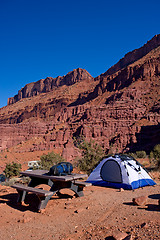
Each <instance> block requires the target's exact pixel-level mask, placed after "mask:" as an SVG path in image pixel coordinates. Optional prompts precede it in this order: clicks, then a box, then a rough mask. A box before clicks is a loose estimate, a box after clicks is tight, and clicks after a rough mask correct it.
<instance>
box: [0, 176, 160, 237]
mask: <svg viewBox="0 0 160 240" xmlns="http://www.w3.org/2000/svg"><path fill="white" fill-rule="evenodd" d="M156 182H157V185H156V186H155V187H151V186H149V187H144V188H143V189H137V190H135V191H127V190H125V191H120V190H119V189H111V188H104V187H95V186H90V187H87V188H85V191H84V196H83V197H81V198H75V197H74V194H73V192H71V191H70V190H63V191H62V196H61V197H58V196H53V197H52V199H51V200H50V201H49V203H48V205H47V207H46V209H45V211H44V212H41V213H38V212H37V211H36V201H37V197H36V196H34V195H33V194H29V195H28V197H27V199H26V203H25V204H23V205H22V206H19V205H17V203H16V200H17V192H16V190H14V189H12V188H10V187H6V186H1V185H0V229H1V234H0V239H3V240H4V239H14V240H22V239H23V240H28V239H33V240H35V239H36V240H37V239H38V240H42V239H46V240H50V239H55V240H58V239H63V240H77V239H84V240H85V239H93V240H96V239H98V240H99V239H104V240H107V239H108V240H109V239H113V238H112V237H111V236H112V235H114V234H115V233H116V231H117V230H118V231H119V232H124V233H127V235H128V236H130V235H132V239H145V240H146V239H147V240H148V239H160V208H159V205H158V199H160V181H159V178H158V179H157V181H156ZM139 196H147V197H148V204H147V205H146V206H136V205H133V203H132V199H133V198H135V197H139ZM130 239H131V238H130Z"/></svg>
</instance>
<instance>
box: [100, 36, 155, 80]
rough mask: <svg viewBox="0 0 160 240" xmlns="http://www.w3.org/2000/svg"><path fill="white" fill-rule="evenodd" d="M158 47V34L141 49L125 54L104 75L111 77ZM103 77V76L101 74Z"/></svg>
mask: <svg viewBox="0 0 160 240" xmlns="http://www.w3.org/2000/svg"><path fill="white" fill-rule="evenodd" d="M159 46H160V34H158V35H155V36H154V37H153V38H152V39H151V40H150V41H148V42H147V43H146V44H144V46H143V47H141V48H139V49H135V50H133V51H131V52H129V53H127V54H126V55H125V56H124V57H123V58H122V59H120V60H119V62H118V63H116V64H115V65H114V66H112V67H111V68H109V69H108V70H107V71H106V72H105V73H104V75H105V76H106V75H112V74H114V73H115V72H117V71H119V70H120V69H122V68H124V67H126V66H128V65H130V64H132V63H134V62H136V61H137V60H139V59H140V58H142V57H144V56H145V55H147V54H148V53H149V52H150V51H152V50H153V49H155V48H157V47H159ZM102 75H103V74H102Z"/></svg>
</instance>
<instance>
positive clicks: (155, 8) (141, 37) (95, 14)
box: [0, 0, 160, 108]
mask: <svg viewBox="0 0 160 240" xmlns="http://www.w3.org/2000/svg"><path fill="white" fill-rule="evenodd" d="M159 9H160V1H159V0H152V1H150V0H145V1H144V0H142V1H141V0H134V1H132V0H131V1H123V0H121V1H119V0H112V1H111V0H110V1H108V0H0V36H1V37H0V108H1V107H3V106H5V105H6V104H7V99H8V98H9V97H12V96H14V95H15V94H17V93H18V90H19V89H21V88H22V87H24V86H25V85H26V84H27V83H30V82H35V81H38V80H39V79H42V78H46V77H57V76H59V75H60V76H63V75H66V74H67V73H68V72H70V71H72V70H73V69H76V68H78V67H80V68H84V69H86V70H87V71H88V72H89V73H90V74H91V75H92V76H93V77H96V76H98V75H100V74H101V73H103V72H105V71H107V69H108V68H109V67H111V66H112V65H114V64H115V63H116V62H117V61H119V60H120V58H122V57H123V56H124V55H125V54H126V53H127V52H129V51H132V50H134V49H136V48H139V47H141V46H142V45H144V44H145V43H146V42H147V41H148V40H150V39H151V38H152V37H153V36H154V35H156V34H159V33H160V19H159Z"/></svg>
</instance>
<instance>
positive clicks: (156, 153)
mask: <svg viewBox="0 0 160 240" xmlns="http://www.w3.org/2000/svg"><path fill="white" fill-rule="evenodd" d="M149 158H150V160H151V161H153V162H154V163H155V164H156V165H158V166H160V144H157V145H156V146H154V148H153V150H152V151H151V152H150V154H149Z"/></svg>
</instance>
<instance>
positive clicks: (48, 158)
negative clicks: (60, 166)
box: [40, 152, 65, 170]
mask: <svg viewBox="0 0 160 240" xmlns="http://www.w3.org/2000/svg"><path fill="white" fill-rule="evenodd" d="M64 161H65V160H64V158H63V157H61V156H60V155H59V154H57V153H54V152H51V153H48V154H44V155H42V156H41V157H40V168H42V169H46V170H49V169H50V168H51V167H52V166H53V165H55V164H57V163H59V162H64Z"/></svg>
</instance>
